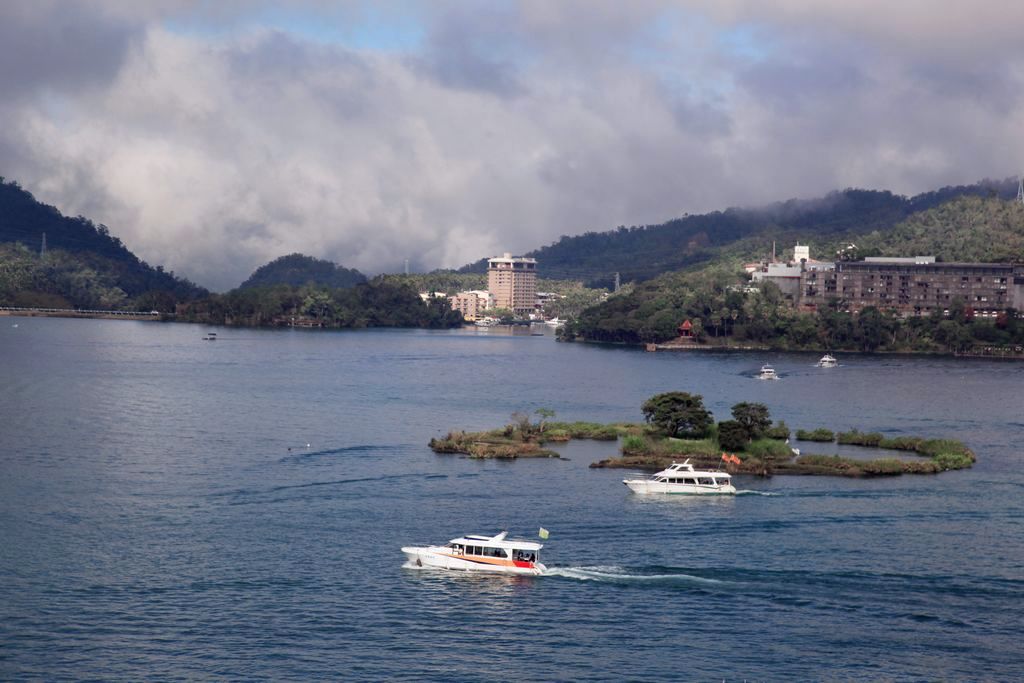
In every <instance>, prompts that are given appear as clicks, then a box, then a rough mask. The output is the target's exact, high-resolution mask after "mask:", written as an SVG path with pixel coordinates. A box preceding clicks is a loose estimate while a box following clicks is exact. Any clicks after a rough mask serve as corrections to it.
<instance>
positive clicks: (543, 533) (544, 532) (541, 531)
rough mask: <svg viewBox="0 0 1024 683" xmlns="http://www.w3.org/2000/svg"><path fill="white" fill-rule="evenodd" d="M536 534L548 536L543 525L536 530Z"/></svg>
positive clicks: (543, 536) (542, 536)
mask: <svg viewBox="0 0 1024 683" xmlns="http://www.w3.org/2000/svg"><path fill="white" fill-rule="evenodd" d="M537 535H538V536H540V537H541V538H547V537H548V530H547V529H545V528H544V527H541V528H540V531H538V532H537Z"/></svg>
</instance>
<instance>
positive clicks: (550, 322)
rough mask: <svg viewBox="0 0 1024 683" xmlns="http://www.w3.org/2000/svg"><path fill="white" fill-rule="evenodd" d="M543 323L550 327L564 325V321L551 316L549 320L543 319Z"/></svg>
mask: <svg viewBox="0 0 1024 683" xmlns="http://www.w3.org/2000/svg"><path fill="white" fill-rule="evenodd" d="M544 324H545V325H551V326H552V327H559V326H561V325H564V324H565V321H564V320H561V319H559V318H557V317H556V318H552V319H551V320H545V321H544Z"/></svg>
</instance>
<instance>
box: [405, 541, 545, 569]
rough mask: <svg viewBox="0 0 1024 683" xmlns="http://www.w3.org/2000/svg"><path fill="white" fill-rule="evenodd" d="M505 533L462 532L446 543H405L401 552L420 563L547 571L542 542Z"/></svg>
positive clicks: (432, 565) (411, 560) (449, 566)
mask: <svg viewBox="0 0 1024 683" xmlns="http://www.w3.org/2000/svg"><path fill="white" fill-rule="evenodd" d="M505 536H506V532H504V531H502V532H501V533H500V534H498V535H496V536H462V537H460V538H453V539H452V540H450V541H448V543H446V544H445V545H431V546H423V547H417V546H405V547H403V548H402V552H403V553H405V556H406V557H407V558H408V560H409V562H410V563H411V564H414V565H416V566H417V567H437V568H438V569H454V570H458V571H467V572H490V573H492V574H527V575H533V576H537V575H540V574H543V573H544V571H545V570H546V569H547V567H545V566H544V565H542V564H541V563H540V549H541V548H543V547H544V546H543V545H542V544H540V543H534V542H533V541H522V540H518V539H512V540H506V538H505Z"/></svg>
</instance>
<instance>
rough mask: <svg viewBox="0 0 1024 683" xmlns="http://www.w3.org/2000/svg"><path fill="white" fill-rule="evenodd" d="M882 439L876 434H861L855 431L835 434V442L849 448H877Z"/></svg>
mask: <svg viewBox="0 0 1024 683" xmlns="http://www.w3.org/2000/svg"><path fill="white" fill-rule="evenodd" d="M883 438H884V437H883V436H882V435H881V434H879V433H878V432H861V431H858V430H856V429H854V430H852V431H849V432H839V433H838V434H836V441H837V442H839V443H841V444H847V445H850V446H868V447H870V448H878V447H879V446H881V444H882V439H883Z"/></svg>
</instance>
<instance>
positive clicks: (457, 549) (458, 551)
mask: <svg viewBox="0 0 1024 683" xmlns="http://www.w3.org/2000/svg"><path fill="white" fill-rule="evenodd" d="M448 547H449V548H451V549H452V551H453V552H454V553H455V554H456V555H461V554H462V553H463V547H462V544H461V543H449V544H448Z"/></svg>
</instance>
